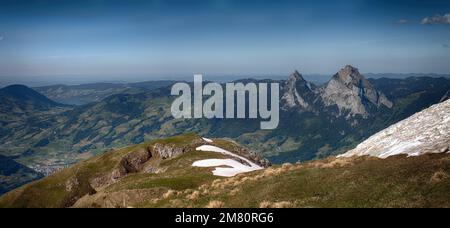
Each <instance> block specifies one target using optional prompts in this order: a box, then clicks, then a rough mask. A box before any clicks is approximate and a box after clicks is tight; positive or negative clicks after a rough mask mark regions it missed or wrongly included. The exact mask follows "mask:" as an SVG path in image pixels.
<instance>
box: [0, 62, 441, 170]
mask: <svg viewBox="0 0 450 228" xmlns="http://www.w3.org/2000/svg"><path fill="white" fill-rule="evenodd" d="M240 81H245V82H258V80H254V79H248V80H240ZM265 81H267V80H265ZM268 81H271V80H268ZM276 82H279V83H280V85H281V93H280V99H281V103H280V107H281V113H280V124H279V127H278V128H277V129H275V130H272V131H265V130H260V128H259V120H242V119H241V120H240V119H235V120H231V119H224V120H219V119H213V120H206V119H189V120H175V119H173V117H172V115H171V112H170V105H171V103H172V101H173V99H174V98H175V97H172V96H170V85H171V84H172V83H173V82H171V81H164V82H155V83H152V82H148V83H146V84H145V83H144V84H132V85H126V86H124V85H116V84H112V85H111V84H91V85H82V86H75V87H74V86H69V87H66V86H50V87H41V88H37V90H39V91H40V92H41V93H43V94H46V95H47V96H50V97H52V98H54V99H55V100H58V102H63V103H71V104H83V105H77V106H69V105H62V104H60V103H56V102H53V101H52V100H50V99H48V98H46V97H45V96H43V95H41V94H40V93H37V92H36V91H35V90H33V89H31V88H28V87H25V86H12V87H11V86H10V87H6V88H3V89H0V94H1V97H2V100H1V101H0V102H4V103H2V106H1V109H0V117H1V118H0V124H1V125H0V126H1V128H0V144H1V145H2V146H1V149H0V154H2V155H4V156H8V157H10V158H14V159H15V161H17V162H20V163H22V164H24V165H26V166H28V167H30V168H32V169H34V170H36V171H38V172H40V173H44V174H49V173H52V172H54V171H55V170H59V169H62V168H64V167H66V166H67V165H68V164H73V163H75V162H78V161H80V160H85V159H87V158H89V157H91V156H93V155H96V154H99V153H102V152H103V151H105V150H107V149H110V148H119V147H124V146H127V145H132V144H139V143H142V142H145V141H150V140H154V139H159V138H164V137H170V136H174V135H179V134H183V133H186V132H195V133H198V134H200V135H208V136H210V137H215V138H229V139H232V140H234V141H236V142H238V143H239V144H241V145H243V146H245V147H247V148H249V149H250V150H252V151H254V152H256V153H258V154H260V155H262V156H265V157H267V158H268V159H269V160H270V161H271V162H273V163H276V164H277V163H284V162H297V161H299V160H301V161H305V160H311V159H316V158H325V157H327V156H329V155H337V154H340V153H344V152H346V151H348V150H350V149H353V148H354V147H355V146H357V145H358V143H360V142H362V141H363V140H365V139H367V138H368V137H370V136H371V135H373V134H374V133H376V132H378V131H380V130H382V129H384V128H386V127H388V126H390V125H392V124H394V123H397V122H398V121H401V120H403V119H405V118H407V117H409V116H411V115H413V114H414V113H416V112H418V111H421V110H423V109H425V108H428V107H430V106H431V105H433V104H436V103H438V102H439V101H441V100H442V99H443V98H444V97H445V96H446V94H447V96H448V92H449V90H450V80H449V79H447V78H432V77H412V78H407V79H388V78H380V79H366V78H365V77H364V76H363V75H361V74H360V73H359V70H358V69H356V68H354V67H352V66H346V67H344V68H343V69H341V70H339V71H338V72H337V73H336V74H335V75H334V76H333V77H332V78H331V79H330V80H329V81H328V82H327V83H326V84H323V85H316V84H314V83H311V82H308V81H306V80H305V79H304V77H303V76H302V75H301V74H300V73H299V72H295V73H293V74H292V75H291V76H290V77H289V78H288V79H287V80H277V81H276ZM17 91H20V92H17ZM111 93H112V94H111ZM3 97H4V98H5V99H3ZM72 101H76V102H72Z"/></svg>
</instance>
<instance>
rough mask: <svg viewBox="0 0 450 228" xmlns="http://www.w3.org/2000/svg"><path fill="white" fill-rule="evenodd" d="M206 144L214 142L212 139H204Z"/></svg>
mask: <svg viewBox="0 0 450 228" xmlns="http://www.w3.org/2000/svg"><path fill="white" fill-rule="evenodd" d="M202 139H203V140H204V141H205V142H208V143H212V142H213V141H212V140H211V139H208V138H202Z"/></svg>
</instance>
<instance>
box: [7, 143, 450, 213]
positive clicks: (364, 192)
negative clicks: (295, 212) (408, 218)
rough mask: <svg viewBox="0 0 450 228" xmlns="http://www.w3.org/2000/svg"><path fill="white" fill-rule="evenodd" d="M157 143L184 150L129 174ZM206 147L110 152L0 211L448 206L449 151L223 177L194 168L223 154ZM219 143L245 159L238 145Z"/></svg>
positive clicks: (10, 199) (22, 192)
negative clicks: (138, 158) (133, 164)
mask: <svg viewBox="0 0 450 228" xmlns="http://www.w3.org/2000/svg"><path fill="white" fill-rule="evenodd" d="M156 144H159V145H166V146H167V145H168V146H170V147H171V148H174V149H176V148H183V149H184V153H182V154H181V155H178V156H175V157H172V158H168V159H162V158H161V157H158V156H153V157H151V158H150V159H148V160H146V161H144V162H143V163H142V166H140V168H137V169H136V170H132V169H130V168H127V171H126V172H124V171H123V170H124V167H127V166H124V164H128V163H124V159H126V158H136V156H132V155H139V154H142V153H143V152H145V151H149V150H150V149H149V148H152V147H153V146H155V145H156ZM200 144H205V142H203V141H201V138H200V137H199V136H197V135H194V134H188V135H183V136H179V137H174V138H168V139H165V140H156V141H152V142H148V143H144V144H140V145H136V146H132V147H126V148H122V149H118V150H114V151H109V152H107V153H105V154H103V155H100V156H97V157H94V158H92V159H90V160H87V161H85V162H82V163H79V164H77V165H74V166H72V167H70V168H68V169H65V170H62V171H60V172H58V173H56V174H54V175H52V176H49V177H47V178H44V179H42V180H40V181H36V182H33V183H31V184H28V185H25V186H23V187H21V188H19V189H17V190H15V191H12V192H10V193H7V194H5V195H4V196H3V197H1V198H0V207H450V154H429V155H424V156H420V157H411V158H407V157H405V156H395V157H390V158H388V159H384V160H382V159H378V158H369V157H360V158H350V159H336V158H328V159H326V160H317V161H311V162H307V163H300V164H295V165H292V164H284V165H282V166H273V167H270V168H267V169H264V170H261V171H256V172H252V173H247V174H240V175H238V176H236V177H232V178H222V177H217V176H213V175H212V172H211V170H212V169H211V168H196V167H192V166H191V165H192V163H193V162H195V161H198V160H202V159H207V158H224V157H225V156H224V155H221V154H218V153H212V152H198V151H195V147H196V146H198V145H200ZM213 144H214V145H216V146H219V147H222V148H225V149H227V150H230V151H232V152H236V153H241V154H242V151H241V150H240V149H239V148H240V147H239V146H238V145H236V144H234V143H232V142H229V141H226V140H217V139H216V140H214V143H213ZM130 161H131V160H130ZM146 167H147V168H148V167H151V168H153V169H152V170H153V171H152V172H146V171H145V170H146ZM119 174H120V175H119ZM112 177H115V179H114V178H112ZM112 179H114V181H111V180H112Z"/></svg>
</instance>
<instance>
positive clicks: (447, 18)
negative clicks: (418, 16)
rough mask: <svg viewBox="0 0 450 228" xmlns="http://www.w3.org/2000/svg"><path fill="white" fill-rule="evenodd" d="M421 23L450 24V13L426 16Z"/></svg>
mask: <svg viewBox="0 0 450 228" xmlns="http://www.w3.org/2000/svg"><path fill="white" fill-rule="evenodd" d="M421 24H423V25H438V24H442V25H450V13H448V14H445V15H439V14H437V15H435V16H433V17H426V18H424V19H422V22H421Z"/></svg>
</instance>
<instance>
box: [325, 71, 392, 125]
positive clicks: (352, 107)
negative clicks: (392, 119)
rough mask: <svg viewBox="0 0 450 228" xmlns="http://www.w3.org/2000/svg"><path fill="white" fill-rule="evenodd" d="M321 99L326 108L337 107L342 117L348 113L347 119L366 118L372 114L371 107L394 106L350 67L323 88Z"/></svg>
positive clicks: (336, 75)
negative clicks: (359, 116)
mask: <svg viewBox="0 0 450 228" xmlns="http://www.w3.org/2000/svg"><path fill="white" fill-rule="evenodd" d="M321 97H322V99H323V101H324V104H325V105H326V106H334V105H336V106H337V107H338V109H339V114H340V115H342V114H344V113H348V114H347V118H349V117H351V116H356V115H361V116H363V117H365V118H366V117H368V116H369V115H370V114H371V112H370V110H371V106H374V107H376V108H379V107H381V106H385V107H387V108H392V106H393V103H392V102H391V101H390V100H389V99H387V97H386V96H385V95H384V94H382V93H380V92H379V91H377V90H376V89H375V88H374V87H373V85H372V84H371V83H370V82H369V81H368V80H367V79H365V78H364V77H363V76H362V75H361V74H360V73H359V71H358V69H356V68H354V67H352V66H349V65H348V66H345V68H343V69H341V70H340V71H339V72H338V73H337V74H335V75H334V76H333V78H332V79H331V80H330V81H329V82H328V84H327V85H326V86H325V87H324V88H323V90H322V92H321Z"/></svg>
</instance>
